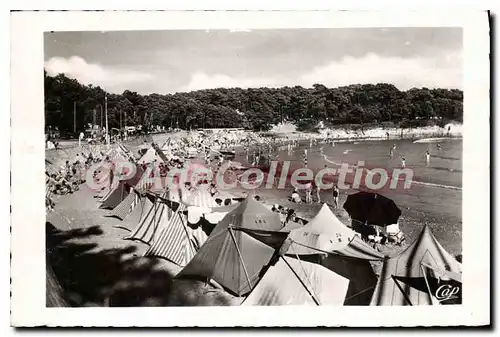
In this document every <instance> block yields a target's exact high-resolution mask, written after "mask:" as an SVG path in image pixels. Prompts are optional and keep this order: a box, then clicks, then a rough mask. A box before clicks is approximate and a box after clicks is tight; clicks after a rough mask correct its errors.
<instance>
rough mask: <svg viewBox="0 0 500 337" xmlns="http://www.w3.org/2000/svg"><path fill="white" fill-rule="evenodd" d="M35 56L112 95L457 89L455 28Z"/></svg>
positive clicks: (67, 46)
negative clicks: (368, 86)
mask: <svg viewBox="0 0 500 337" xmlns="http://www.w3.org/2000/svg"><path fill="white" fill-rule="evenodd" d="M44 49H45V69H46V70H47V72H48V74H49V75H51V76H55V75H57V74H59V73H64V74H66V75H67V76H68V77H71V78H75V79H77V80H78V81H79V82H80V83H82V84H92V85H94V86H96V85H99V86H101V87H102V88H104V89H105V90H107V91H109V92H113V93H122V92H123V91H124V90H130V91H136V92H138V93H140V94H151V93H160V94H166V93H174V92H185V91H192V90H199V89H210V88H218V87H226V88H230V87H241V88H253V87H282V86H295V85H301V86H304V87H311V86H312V85H313V84H315V83H321V84H324V85H326V86H327V87H338V86H344V85H349V84H358V83H361V84H364V83H373V84H376V83H381V82H384V83H391V84H394V85H395V86H396V87H398V88H399V89H400V90H407V89H410V88H413V87H417V88H421V87H427V88H457V89H462V81H463V65H462V62H463V59H462V58H463V48H462V29H461V28H430V27H426V28H332V29H282V30H277V29H276V30H243V31H234V30H208V31H207V30H169V31H116V32H47V33H45V35H44Z"/></svg>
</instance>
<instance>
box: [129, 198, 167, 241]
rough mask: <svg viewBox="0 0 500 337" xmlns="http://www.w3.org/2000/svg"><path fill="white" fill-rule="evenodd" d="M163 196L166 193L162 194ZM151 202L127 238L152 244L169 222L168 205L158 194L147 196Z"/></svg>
mask: <svg viewBox="0 0 500 337" xmlns="http://www.w3.org/2000/svg"><path fill="white" fill-rule="evenodd" d="M162 197H163V198H165V197H166V194H164V195H162ZM146 198H148V199H149V200H150V202H151V204H152V205H151V207H150V208H149V209H148V210H147V211H146V212H145V213H144V214H143V217H142V218H141V221H140V222H139V224H138V225H137V227H136V228H135V229H134V230H133V231H132V233H131V234H130V235H129V236H128V237H126V238H125V239H127V240H138V241H141V242H144V243H146V244H148V245H150V244H151V243H152V242H153V241H154V240H156V239H157V238H158V235H159V233H160V230H161V227H162V225H165V224H166V223H168V207H167V206H166V205H165V204H164V203H163V202H160V201H159V200H160V198H159V197H158V196H157V195H153V194H148V195H147V196H146Z"/></svg>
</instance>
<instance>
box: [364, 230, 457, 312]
mask: <svg viewBox="0 0 500 337" xmlns="http://www.w3.org/2000/svg"><path fill="white" fill-rule="evenodd" d="M429 267H430V268H432V269H434V270H445V271H448V272H451V273H453V274H458V275H459V274H461V273H462V265H461V263H459V262H458V261H457V260H456V259H455V258H454V257H453V256H451V255H450V254H449V253H448V252H447V251H446V250H445V249H444V248H443V247H442V246H441V245H440V244H439V242H438V241H437V240H436V238H435V237H434V235H433V234H432V233H431V230H430V228H429V227H428V226H427V225H426V226H425V227H424V229H423V230H422V233H421V234H420V236H419V237H418V238H417V240H415V242H413V243H412V244H411V245H410V246H409V247H408V248H406V249H405V250H404V251H403V252H402V253H401V254H399V255H398V256H396V257H393V258H389V259H387V260H386V261H385V262H384V265H383V266H382V271H381V273H380V276H379V281H378V283H377V286H376V288H375V292H374V293H373V297H372V301H371V305H432V304H437V302H438V301H439V298H436V293H435V289H433V288H435V285H436V284H438V283H439V280H437V279H436V277H435V276H432V275H429V274H428V271H426V269H429ZM433 285H434V286H433Z"/></svg>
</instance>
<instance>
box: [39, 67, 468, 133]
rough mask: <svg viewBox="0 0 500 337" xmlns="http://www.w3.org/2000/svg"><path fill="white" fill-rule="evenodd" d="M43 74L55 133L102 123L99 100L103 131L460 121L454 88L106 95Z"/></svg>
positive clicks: (356, 87)
mask: <svg viewBox="0 0 500 337" xmlns="http://www.w3.org/2000/svg"><path fill="white" fill-rule="evenodd" d="M44 77H45V78H44V86H45V88H44V89H45V124H46V126H51V127H57V128H58V129H59V130H60V131H62V132H72V131H73V130H74V128H75V126H76V130H77V131H78V132H79V131H82V130H84V129H85V128H86V125H87V124H88V123H94V122H95V123H96V124H98V125H101V121H103V123H104V113H101V111H104V109H105V108H106V107H105V96H106V97H107V111H108V124H109V128H119V127H120V125H122V126H125V125H126V126H138V125H142V126H143V127H144V128H146V129H147V128H149V127H150V126H152V125H160V126H165V127H166V128H169V127H172V128H176V127H177V128H181V129H196V128H233V127H243V128H247V129H253V130H262V131H265V130H268V129H269V128H270V127H271V126H272V125H273V124H278V123H280V122H291V123H294V124H296V125H297V126H298V127H299V129H310V128H314V126H316V125H317V123H318V122H319V121H322V122H323V123H324V124H325V125H328V126H335V125H340V126H342V125H346V124H360V125H365V124H374V123H376V124H377V123H378V124H380V123H391V124H394V125H396V126H400V127H408V126H420V125H423V124H429V123H438V124H439V123H441V124H443V125H444V123H446V122H448V121H457V122H462V119H463V92H462V91H461V90H458V89H451V90H448V89H428V88H418V89H417V88H413V89H410V90H407V91H400V90H399V89H397V88H396V87H395V86H394V85H392V84H387V83H379V84H356V85H349V86H344V87H338V88H328V87H326V86H324V85H322V84H315V85H313V87H312V88H303V87H301V86H294V87H282V88H251V89H241V88H217V89H207V90H197V91H191V92H182V93H175V94H150V95H140V94H138V93H136V92H132V91H129V90H125V91H124V92H123V93H122V94H113V93H106V92H105V90H103V89H102V88H101V87H99V86H93V85H83V84H81V83H79V82H78V81H77V80H75V79H71V78H68V77H67V76H65V75H63V74H59V75H57V76H55V77H52V76H49V75H47V73H46V72H44ZM75 111H76V113H75ZM102 125H104V124H102Z"/></svg>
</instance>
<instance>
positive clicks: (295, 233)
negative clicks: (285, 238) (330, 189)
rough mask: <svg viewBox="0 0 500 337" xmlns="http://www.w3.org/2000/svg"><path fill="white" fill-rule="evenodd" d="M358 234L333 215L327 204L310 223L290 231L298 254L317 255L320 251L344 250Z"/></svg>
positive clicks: (290, 237)
mask: <svg viewBox="0 0 500 337" xmlns="http://www.w3.org/2000/svg"><path fill="white" fill-rule="evenodd" d="M355 235H356V233H355V232H354V231H353V230H351V229H350V228H348V227H347V226H345V225H344V224H343V223H342V222H340V220H339V219H338V218H337V217H336V216H335V214H333V212H332V211H331V210H330V207H328V205H327V204H323V206H322V207H321V209H320V211H319V212H318V213H317V214H316V216H315V217H314V218H313V219H312V220H311V221H309V223H308V224H307V225H305V226H302V227H300V228H296V229H292V230H291V231H290V235H289V239H290V240H292V241H293V242H294V243H296V245H294V249H295V253H296V254H299V255H300V254H317V253H318V251H323V252H331V251H334V250H338V249H342V248H344V247H345V246H346V245H347V243H348V242H349V241H351V240H352V238H353V237H354V236H355Z"/></svg>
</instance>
